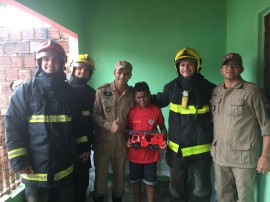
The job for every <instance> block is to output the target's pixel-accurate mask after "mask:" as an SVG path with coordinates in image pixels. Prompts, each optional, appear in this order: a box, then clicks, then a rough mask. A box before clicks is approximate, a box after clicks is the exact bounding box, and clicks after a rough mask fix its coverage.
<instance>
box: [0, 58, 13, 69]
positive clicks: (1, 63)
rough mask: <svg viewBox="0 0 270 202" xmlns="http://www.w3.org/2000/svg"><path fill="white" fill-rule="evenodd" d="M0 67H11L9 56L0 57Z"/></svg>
mask: <svg viewBox="0 0 270 202" xmlns="http://www.w3.org/2000/svg"><path fill="white" fill-rule="evenodd" d="M0 67H2V68H7V67H11V58H10V57H9V56H0Z"/></svg>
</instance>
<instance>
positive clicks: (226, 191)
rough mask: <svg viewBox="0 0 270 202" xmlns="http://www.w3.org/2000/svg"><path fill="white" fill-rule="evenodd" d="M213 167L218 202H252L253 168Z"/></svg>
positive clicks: (254, 171) (254, 173)
mask: <svg viewBox="0 0 270 202" xmlns="http://www.w3.org/2000/svg"><path fill="white" fill-rule="evenodd" d="M214 167H215V176H216V182H217V192H218V202H235V201H237V202H254V188H253V187H254V181H255V176H256V170H255V169H254V168H234V167H227V166H220V165H218V164H216V163H214Z"/></svg>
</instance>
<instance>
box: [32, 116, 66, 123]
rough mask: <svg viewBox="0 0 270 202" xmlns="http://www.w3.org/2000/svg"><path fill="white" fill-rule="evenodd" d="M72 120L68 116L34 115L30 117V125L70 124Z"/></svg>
mask: <svg viewBox="0 0 270 202" xmlns="http://www.w3.org/2000/svg"><path fill="white" fill-rule="evenodd" d="M70 121H71V118H70V117H69V116H67V115H33V116H30V117H29V122H30V123H45V122H70Z"/></svg>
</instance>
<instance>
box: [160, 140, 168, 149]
mask: <svg viewBox="0 0 270 202" xmlns="http://www.w3.org/2000/svg"><path fill="white" fill-rule="evenodd" d="M166 148H167V143H166V140H164V142H163V146H162V147H160V149H166Z"/></svg>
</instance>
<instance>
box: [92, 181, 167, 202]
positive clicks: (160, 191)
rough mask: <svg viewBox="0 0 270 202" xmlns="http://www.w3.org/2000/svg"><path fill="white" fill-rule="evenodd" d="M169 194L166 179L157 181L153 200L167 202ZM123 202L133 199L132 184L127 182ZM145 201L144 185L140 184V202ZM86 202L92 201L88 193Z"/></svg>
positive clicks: (109, 197) (108, 195) (109, 193)
mask: <svg viewBox="0 0 270 202" xmlns="http://www.w3.org/2000/svg"><path fill="white" fill-rule="evenodd" d="M109 184H110V183H109ZM168 194H169V185H168V181H164V180H162V181H158V183H157V184H156V185H155V202H169V199H168ZM107 198H108V199H107V201H108V202H110V201H111V189H110V185H109V189H108V194H107ZM122 200H123V202H132V201H135V200H134V194H133V190H132V185H130V184H129V183H127V184H126V186H125V195H124V197H123V199H122ZM144 201H146V193H145V186H144V185H143V186H142V202H144ZM87 202H93V200H92V198H91V196H90V195H88V198H87Z"/></svg>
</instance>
